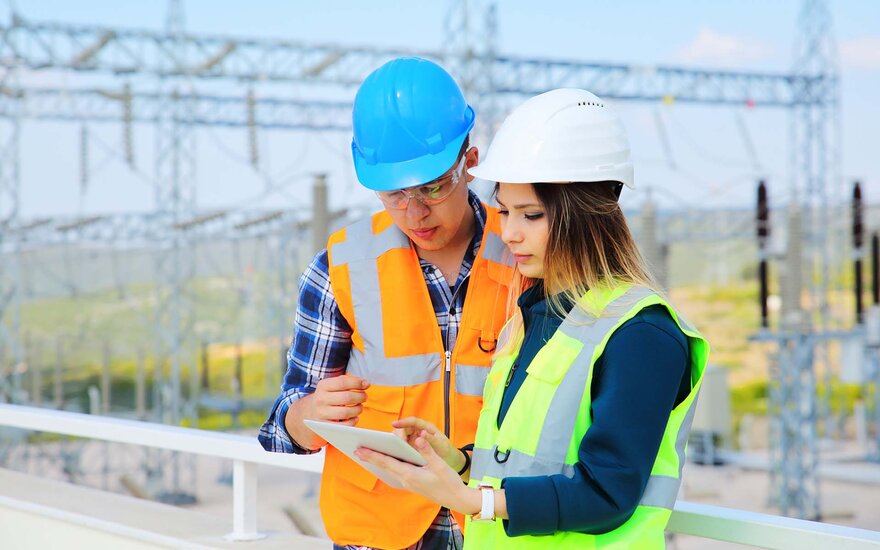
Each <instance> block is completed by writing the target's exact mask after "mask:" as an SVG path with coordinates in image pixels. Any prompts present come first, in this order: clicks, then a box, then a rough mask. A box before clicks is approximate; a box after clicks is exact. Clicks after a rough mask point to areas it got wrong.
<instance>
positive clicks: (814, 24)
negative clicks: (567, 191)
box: [0, 0, 880, 529]
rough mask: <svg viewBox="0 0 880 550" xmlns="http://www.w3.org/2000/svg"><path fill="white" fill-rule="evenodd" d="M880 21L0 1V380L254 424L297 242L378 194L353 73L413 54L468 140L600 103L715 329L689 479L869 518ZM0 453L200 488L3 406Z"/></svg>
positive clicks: (415, 6) (221, 0) (674, 259)
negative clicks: (468, 112) (465, 117)
mask: <svg viewBox="0 0 880 550" xmlns="http://www.w3.org/2000/svg"><path fill="white" fill-rule="evenodd" d="M878 29H880V4H878V3H876V2H864V1H857V0H836V1H834V2H831V1H819V0H784V1H782V0H781V1H777V2H769V3H768V2H758V1H757V0H737V1H734V0H719V1H715V2H711V3H696V2H685V1H680V0H675V1H672V0H668V1H665V2H647V1H632V2H625V3H623V2H621V3H616V4H608V3H599V2H565V1H561V0H545V1H543V2H540V3H535V2H525V1H519V0H511V1H508V2H503V3H502V2H493V1H490V0H471V1H467V0H448V1H444V2H431V3H428V2H403V1H386V2H381V3H379V4H376V3H362V2H355V1H341V0H339V1H327V2H311V3H300V2H288V3H277V2H266V1H260V2H249V3H241V2H231V1H226V0H213V1H211V2H208V1H206V0H186V1H183V0H172V1H170V2H158V1H154V2H139V3H134V2H127V3H119V2H109V1H107V0H80V1H78V2H75V3H71V2H63V1H61V0H38V1H31V2H23V1H18V2H13V1H11V0H5V1H2V2H0V319H2V323H0V401H5V402H8V403H13V404H22V405H31V406H36V407H45V408H55V409H61V410H67V411H76V412H85V413H91V414H98V415H109V416H114V417H120V418H133V419H140V420H147V421H151V422H159V423H165V424H172V425H181V426H191V427H198V428H202V429H209V430H224V431H236V432H238V433H245V434H253V435H254V436H255V434H256V428H257V427H258V426H259V425H260V423H261V422H262V421H263V420H264V419H265V417H266V415H267V412H268V410H269V408H270V407H271V404H272V402H273V401H274V399H275V397H276V396H277V394H278V391H279V384H280V380H281V376H282V374H283V372H284V370H285V368H286V358H285V354H286V350H287V347H288V346H289V343H290V336H291V327H292V321H293V312H294V309H295V306H296V298H297V280H298V277H299V275H300V273H301V272H302V269H303V267H304V266H305V265H306V264H307V263H308V261H309V260H310V259H311V258H312V256H313V255H314V253H315V252H316V251H317V250H319V249H320V248H323V247H324V243H325V242H326V238H327V235H328V234H329V232H330V231H332V230H333V229H335V228H337V227H341V226H342V225H344V224H345V223H347V222H349V221H351V220H354V219H357V218H359V217H361V216H364V215H367V214H368V213H370V212H371V211H374V210H376V209H378V207H379V206H380V205H379V203H378V202H377V201H376V199H375V197H373V196H372V195H371V194H370V193H369V192H368V191H367V190H365V189H363V188H362V187H361V186H360V185H359V184H358V183H357V180H356V178H355V175H354V171H353V167H352V163H351V155H350V145H349V144H350V140H351V130H350V123H351V101H352V99H353V95H354V92H355V90H356V89H357V86H358V85H359V84H360V82H361V81H362V80H363V78H364V77H365V76H366V75H367V74H368V73H369V72H370V71H372V70H373V69H375V68H377V67H378V66H379V65H381V64H382V63H384V62H385V61H387V60H389V59H391V58H393V57H396V56H400V55H419V56H423V57H428V58H431V59H434V60H436V61H438V62H440V63H441V64H443V65H444V66H445V67H447V68H448V69H449V70H450V71H451V72H452V73H453V74H454V76H455V77H456V78H457V80H458V81H459V83H460V84H461V85H462V87H463V89H464V90H465V94H466V97H467V98H468V99H469V101H470V102H471V103H472V104H473V105H474V107H475V109H476V111H477V126H476V129H475V134H474V141H475V143H476V145H477V146H478V147H480V148H481V149H483V150H485V147H486V145H487V144H488V142H489V139H490V137H491V135H492V133H493V131H494V129H495V128H497V126H498V125H499V124H500V122H501V121H502V120H503V118H504V115H505V114H506V113H507V112H509V110H510V109H511V108H512V107H514V106H515V105H517V104H519V103H520V102H522V101H523V100H524V99H526V98H528V97H530V96H532V95H535V94H538V93H541V92H543V91H546V90H549V89H552V88H557V87H580V88H585V89H588V90H590V91H592V92H594V93H596V94H597V95H599V96H600V97H602V98H603V99H607V100H609V101H610V102H612V103H613V104H614V106H615V107H616V108H617V109H618V110H619V111H620V112H621V114H622V117H623V119H624V122H625V125H626V127H627V130H628V132H629V135H630V139H631V145H632V150H633V158H634V163H635V165H636V186H637V189H636V190H634V191H629V190H627V191H625V192H624V194H623V196H622V198H621V203H622V206H623V208H624V210H625V212H626V213H627V217H628V220H629V222H630V225H631V228H632V230H633V232H634V233H635V234H636V236H637V239H638V242H639V245H640V247H641V248H642V251H643V253H644V254H645V256H646V257H647V259H648V260H649V262H650V263H651V265H652V267H653V268H654V270H655V271H656V272H657V274H658V276H659V278H660V280H661V282H662V283H663V285H664V286H665V288H666V289H667V290H668V291H669V293H670V295H671V296H672V299H673V301H674V302H675V303H677V305H678V306H679V307H680V308H681V309H682V310H683V311H685V312H687V313H688V314H689V315H690V317H691V319H692V321H693V322H694V323H695V324H696V325H697V326H698V327H699V328H700V329H701V330H702V331H703V332H704V334H705V335H706V336H707V337H708V339H709V341H710V342H711V344H712V346H713V353H712V356H711V362H712V369H711V370H710V372H709V373H708V375H707V380H706V385H705V389H704V390H703V395H702V398H701V402H700V409H699V411H698V417H697V419H696V421H695V426H694V433H693V434H692V440H691V446H690V452H691V459H692V460H693V461H695V464H694V466H693V470H694V472H695V474H694V481H693V485H694V487H692V488H691V489H692V492H693V498H694V499H695V500H700V499H701V498H702V499H703V500H704V501H706V502H719V503H723V504H724V503H726V504H730V505H733V506H736V507H742V508H747V509H754V510H769V511H773V512H774V513H781V514H783V515H790V516H793V517H800V518H808V519H823V518H829V517H836V518H838V519H839V520H840V521H842V522H843V523H849V524H852V525H857V526H861V527H867V528H873V529H878V528H880V517H878V515H877V514H876V513H874V514H873V515H872V513H871V512H870V511H869V510H868V509H869V508H872V507H871V506H868V505H863V504H859V503H857V501H856V500H854V499H856V498H857V497H855V496H853V495H855V494H856V493H853V491H854V490H855V489H854V487H860V488H861V489H862V490H863V491H864V492H865V497H864V498H865V499H866V501H865V502H870V501H871V498H872V496H873V497H876V494H877V492H876V487H877V485H876V484H877V483H880V464H878V462H880V430H878V426H880V407H878V391H877V388H878V382H880V372H878V371H880V369H878V363H880V351H878V350H880V310H878V307H880V306H878V302H880V289H878V266H877V254H878V253H877V247H878V244H877V231H878V229H880V216H878V212H880V210H878V205H880V201H878V195H880V166H878V161H877V158H878V157H877V145H876V144H877V141H878V130H877V129H878V128H880V109H878V108H877V106H876V96H877V92H878V91H880V31H878ZM474 188H475V189H476V190H477V191H478V192H480V193H482V194H483V196H484V197H486V192H487V191H488V190H489V187H488V184H487V183H486V182H475V184H474ZM486 198H488V197H486ZM0 464H2V465H3V466H4V467H6V468H11V469H16V470H20V471H24V472H32V473H33V472H41V473H42V474H43V475H46V476H48V477H57V478H59V479H65V480H67V481H73V482H76V483H81V484H86V485H91V486H95V487H102V488H104V489H110V490H116V491H121V492H127V493H132V494H136V495H138V496H143V497H146V498H151V499H155V500H160V501H163V502H169V503H174V504H191V505H197V504H198V503H199V502H200V501H201V502H204V501H205V498H204V497H201V496H200V494H203V492H204V491H208V492H210V491H211V489H205V488H204V486H203V485H204V483H203V482H202V481H200V477H199V471H198V467H197V463H196V462H195V459H193V458H187V457H186V456H182V455H180V456H179V455H176V454H171V453H163V452H159V451H152V452H148V451H143V450H137V449H131V448H124V447H120V448H118V449H117V448H115V447H112V446H108V445H93V444H89V443H86V442H84V441H82V440H76V439H67V438H59V437H55V436H50V435H47V434H44V433H39V432H29V431H25V430H19V429H11V428H2V427H0ZM214 474H216V475H214ZM214 474H212V476H213V477H212V481H216V482H218V483H225V482H228V481H229V479H230V477H229V475H228V466H222V465H221V466H218V467H217V471H216V472H214ZM722 475H723V476H727V477H719V476H722ZM730 476H734V477H730ZM735 476H745V477H735ZM734 478H735V479H737V480H743V481H742V483H739V482H737V483H731V484H728V486H729V487H731V488H732V489H731V490H733V489H738V490H739V491H740V493H737V494H732V493H731V494H728V493H727V492H725V491H724V490H721V489H719V488H718V483H719V481H718V480H719V479H734ZM299 481H300V482H301V483H302V486H303V487H304V488H303V492H302V495H301V497H297V498H296V499H294V500H296V501H297V502H300V503H307V504H306V505H303V507H304V508H306V509H308V510H311V509H313V508H314V506H313V503H314V487H315V485H314V483H315V481H314V479H313V478H307V477H303V478H302V479H301V480H299ZM687 484H688V482H687V478H686V490H687ZM701 484H702V485H701ZM840 484H842V485H840ZM757 495H760V496H757ZM835 495H840V496H839V497H838V496H835ZM845 495H850V496H849V497H847V496H845ZM686 496H687V495H686ZM279 498H283V497H279ZM310 499H311V500H310ZM874 502H875V503H876V500H874ZM280 506H281V503H279V504H278V507H280ZM309 513H311V512H306V515H308V514H309ZM294 515H295V514H294ZM310 517H311V518H312V521H315V518H316V517H317V516H316V515H315V514H314V513H312V515H311V516H310ZM300 522H301V521H300ZM294 523H296V522H294ZM300 527H302V526H301V525H300Z"/></svg>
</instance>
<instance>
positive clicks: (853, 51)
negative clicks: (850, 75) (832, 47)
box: [839, 36, 880, 70]
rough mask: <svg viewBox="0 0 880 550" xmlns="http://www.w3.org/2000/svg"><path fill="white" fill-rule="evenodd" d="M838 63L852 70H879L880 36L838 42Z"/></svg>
mask: <svg viewBox="0 0 880 550" xmlns="http://www.w3.org/2000/svg"><path fill="white" fill-rule="evenodd" d="M839 47H840V61H841V62H842V63H843V66H844V67H849V68H854V69H868V70H871V69H875V70H876V69H880V36H864V37H862V38H853V39H852V40H842V41H841V42H840V46H839Z"/></svg>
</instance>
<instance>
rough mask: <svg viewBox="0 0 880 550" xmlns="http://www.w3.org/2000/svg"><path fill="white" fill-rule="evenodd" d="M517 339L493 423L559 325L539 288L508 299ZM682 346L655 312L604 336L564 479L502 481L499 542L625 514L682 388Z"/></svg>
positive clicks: (685, 379)
mask: <svg viewBox="0 0 880 550" xmlns="http://www.w3.org/2000/svg"><path fill="white" fill-rule="evenodd" d="M518 305H519V306H520V309H521V310H522V313H523V321H524V328H525V337H524V339H523V345H522V348H521V349H520V354H519V357H518V358H517V360H516V363H515V365H516V368H515V369H514V371H513V375H512V377H511V380H510V385H509V386H508V387H507V389H506V390H505V393H504V398H503V400H502V404H501V410H500V411H499V415H498V424H499V425H500V424H501V422H502V421H503V420H504V416H505V415H506V414H507V410H508V408H509V407H510V403H511V401H513V397H514V395H516V392H517V391H519V388H520V387H521V386H522V383H523V380H525V377H526V368H527V367H528V365H529V363H530V362H531V361H532V359H533V358H534V357H535V354H536V353H537V352H538V350H540V349H541V347H543V345H544V344H545V343H546V342H547V341H548V340H549V339H550V337H551V336H552V335H553V333H554V332H555V331H556V329H557V328H558V327H559V325H560V324H561V322H562V319H561V318H560V317H559V316H558V315H555V314H553V312H552V311H551V310H550V307H549V304H548V303H547V301H546V300H545V299H544V297H543V288H542V287H541V286H540V285H539V286H536V287H532V288H530V289H528V290H526V291H525V292H524V293H523V294H522V296H520V298H519V300H518ZM688 350H689V348H688V343H687V339H686V337H685V335H684V334H683V333H682V332H681V330H680V329H679V328H678V325H676V324H675V321H673V319H672V317H670V315H669V312H668V311H667V310H666V308H664V307H663V306H651V307H648V308H645V309H643V310H642V311H641V312H639V313H638V314H637V315H636V316H635V317H633V318H632V319H630V320H629V321H627V322H626V323H624V324H623V325H622V326H621V327H620V328H619V329H617V331H616V332H615V333H614V334H613V335H612V336H611V338H610V339H609V341H608V344H607V346H606V347H605V350H604V351H603V353H602V355H601V356H600V357H599V359H598V360H597V362H596V365H595V367H594V373H593V384H592V390H591V391H592V405H591V407H590V413H591V416H592V425H591V426H590V429H589V430H587V433H586V435H585V436H584V438H583V440H582V441H581V445H580V450H579V452H578V463H577V464H576V465H575V468H574V471H575V473H574V477H573V478H568V477H566V476H564V475H551V476H536V477H510V478H506V479H505V480H503V482H502V487H503V488H504V489H505V496H506V498H507V512H508V515H509V518H510V519H509V520H505V522H504V528H505V530H506V532H507V534H508V535H509V536H517V535H548V534H551V533H555V532H557V531H577V532H582V533H589V534H601V533H606V532H608V531H612V530H614V529H616V528H617V527H619V526H621V525H622V524H623V523H625V522H626V520H628V519H629V518H630V516H631V515H632V514H633V512H635V509H636V506H637V505H638V503H639V500H640V499H641V495H642V493H643V492H644V490H645V486H646V485H647V483H648V478H649V477H650V475H651V468H652V466H653V464H654V459H655V457H656V455H657V450H658V449H659V448H660V441H661V439H662V438H663V432H664V430H665V429H666V422H667V420H668V418H669V413H670V412H671V411H672V409H673V407H674V406H675V405H677V404H678V403H680V402H681V401H682V400H684V399H685V398H686V397H687V395H688V393H689V391H690V368H689V360H688V357H689V353H688Z"/></svg>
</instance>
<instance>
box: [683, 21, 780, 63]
mask: <svg viewBox="0 0 880 550" xmlns="http://www.w3.org/2000/svg"><path fill="white" fill-rule="evenodd" d="M772 54H773V48H772V47H771V46H770V44H768V43H767V42H764V41H762V40H757V39H754V38H747V37H742V36H736V35H733V34H724V33H720V32H718V31H715V30H712V29H710V28H708V27H701V28H700V30H699V32H697V36H696V37H695V38H694V39H693V41H692V42H691V43H690V44H688V45H687V46H685V47H684V48H682V49H681V50H680V51H679V55H678V58H679V59H680V60H682V61H684V62H686V63H704V64H705V63H710V64H713V65H715V64H718V65H727V66H741V65H745V64H749V63H754V62H756V61H763V60H766V59H767V58H768V57H770V56H771V55H772Z"/></svg>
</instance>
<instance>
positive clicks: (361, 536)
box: [259, 58, 512, 548]
mask: <svg viewBox="0 0 880 550" xmlns="http://www.w3.org/2000/svg"><path fill="white" fill-rule="evenodd" d="M474 118H475V115H474V111H473V109H472V108H471V107H470V106H469V105H468V104H467V102H466V101H465V99H464V97H463V96H462V93H461V90H460V89H459V87H458V86H457V85H456V83H455V81H454V80H453V79H452V77H451V76H450V75H449V74H448V73H446V71H444V70H443V69H442V68H441V67H439V66H438V65H436V64H434V63H432V62H430V61H426V60H423V59H418V58H401V59H395V60H393V61H390V62H388V63H386V64H385V65H383V66H382V67H380V68H379V69H377V70H376V71H374V72H373V73H372V74H370V75H369V76H368V77H367V78H366V79H365V80H364V82H363V84H362V85H361V87H360V89H359V90H358V93H357V95H356V97H355V102H354V110H353V117H352V122H353V129H354V139H353V140H352V155H353V157H354V165H355V171H356V173H357V176H358V180H359V181H360V182H361V184H363V185H364V186H365V187H367V188H369V189H372V190H374V191H376V194H377V195H378V197H379V199H380V200H381V201H382V203H383V205H384V210H383V211H381V212H379V213H377V214H374V215H373V216H372V217H371V218H367V219H365V220H361V221H359V222H356V223H354V224H353V225H351V226H349V227H347V228H345V229H342V230H341V231H338V232H337V233H335V234H334V235H332V236H331V237H330V239H329V241H328V245H327V249H326V250H323V251H321V252H320V253H318V255H317V256H316V257H315V259H314V260H313V261H312V263H311V265H309V267H308V268H307V269H306V271H305V273H304V274H303V277H302V279H301V281H300V296H299V304H298V306H297V312H296V318H295V323H294V325H295V326H294V334H293V343H292V345H291V347H290V350H289V352H288V370H287V374H286V376H285V379H284V383H283V385H282V392H281V395H280V397H279V398H278V400H277V401H276V403H275V406H274V407H273V409H272V412H271V414H270V416H269V419H268V420H267V421H266V423H265V424H264V425H263V427H262V428H261V430H260V436H259V439H260V442H261V444H262V445H263V447H264V448H265V449H266V450H269V451H276V452H288V453H289V452H293V453H300V454H303V453H310V452H316V451H317V450H319V449H320V448H321V447H322V446H324V445H325V444H326V442H325V441H323V440H322V439H320V438H319V437H318V436H317V435H316V434H315V433H314V432H312V431H311V430H309V429H308V428H307V427H306V426H305V425H304V423H303V420H304V419H313V420H322V421H335V422H340V423H343V424H346V425H350V426H352V425H357V426H359V427H363V428H370V429H376V430H383V431H390V430H391V428H392V427H391V422H392V421H394V420H397V419H399V418H403V417H407V416H418V417H421V418H424V419H426V420H429V421H431V422H433V423H434V425H436V426H438V427H440V426H442V427H443V429H444V431H445V432H446V434H447V435H448V436H449V438H450V440H451V441H453V442H454V444H455V446H457V447H460V446H466V445H467V444H471V443H473V441H474V432H475V429H476V423H477V417H478V414H479V411H480V408H481V405H482V392H483V383H484V381H485V377H486V374H487V373H488V367H489V365H490V362H491V355H492V352H493V351H494V349H495V344H496V342H497V338H498V333H499V332H500V329H501V326H502V324H503V322H504V319H505V316H506V315H505V313H506V306H507V284H508V282H509V280H510V277H511V276H512V270H511V267H510V265H509V264H506V263H504V261H503V259H502V258H503V254H504V250H505V248H504V245H503V243H502V242H501V239H500V225H499V219H498V213H497V212H496V211H495V210H494V209H492V208H489V207H487V206H486V205H484V204H483V203H481V202H480V200H479V199H478V198H477V196H476V195H475V194H473V193H471V192H470V191H469V190H468V182H469V181H471V179H472V177H471V176H469V175H468V173H467V170H468V168H471V167H473V166H476V164H477V161H478V158H479V154H478V151H477V149H476V148H472V147H469V133H470V131H471V129H472V128H473V125H474ZM341 375H345V376H341ZM456 452H457V451H456ZM461 452H464V451H461ZM463 462H465V463H466V461H464V460H463ZM465 468H466V466H465ZM321 514H322V517H323V520H324V525H325V527H326V529H327V533H328V534H329V535H330V538H331V539H333V541H334V542H335V543H336V544H337V545H340V546H349V547H376V548H406V547H419V548H448V547H451V548H455V547H460V543H461V531H460V529H459V525H461V524H462V521H463V519H462V518H461V517H459V518H458V519H457V520H456V519H454V518H453V515H452V514H451V513H450V512H449V511H448V510H446V509H440V508H439V507H438V506H437V505H436V504H434V503H432V502H430V501H428V500H427V499H424V498H422V497H420V496H417V495H414V494H412V493H410V492H407V491H400V490H397V489H394V488H392V487H389V486H388V485H386V484H384V483H383V482H382V481H380V480H378V479H377V478H376V477H375V476H374V475H372V474H371V473H369V472H368V471H367V470H365V469H363V468H361V467H360V466H359V465H357V464H356V463H354V462H353V461H351V460H349V459H348V458H347V457H345V455H343V454H342V453H340V452H339V451H337V450H335V449H334V448H333V447H327V455H326V460H325V463H324V473H323V476H322V483H321Z"/></svg>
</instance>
